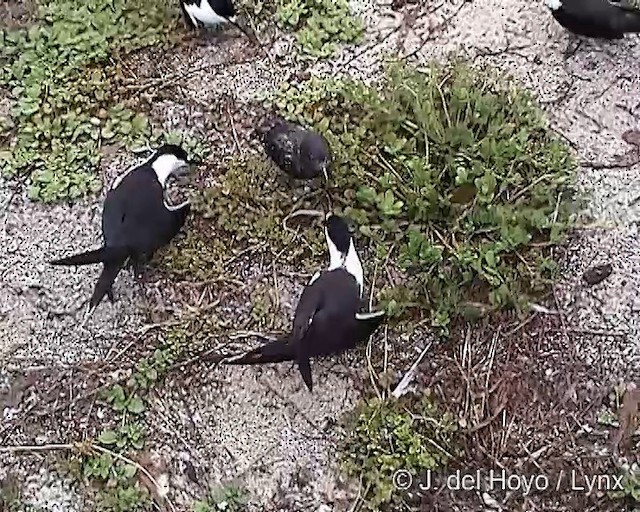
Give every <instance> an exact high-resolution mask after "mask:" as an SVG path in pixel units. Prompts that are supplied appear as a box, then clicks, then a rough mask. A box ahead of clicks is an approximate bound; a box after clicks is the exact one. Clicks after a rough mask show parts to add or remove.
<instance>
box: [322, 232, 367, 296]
mask: <svg viewBox="0 0 640 512" xmlns="http://www.w3.org/2000/svg"><path fill="white" fill-rule="evenodd" d="M324 235H325V238H326V239H327V246H328V247H329V257H330V262H329V268H328V269H327V270H329V271H331V270H335V269H337V268H340V267H344V269H345V270H346V271H347V272H349V274H351V275H352V276H353V277H354V278H355V280H356V282H357V283H358V286H359V287H360V297H361V298H362V291H363V289H364V273H363V271H362V263H360V258H358V253H357V252H356V247H355V245H353V240H351V242H350V244H349V251H348V252H347V255H346V256H345V255H344V254H342V253H341V252H340V251H339V250H338V248H337V247H336V245H335V244H334V243H333V240H331V237H329V232H328V231H327V228H325V229H324Z"/></svg>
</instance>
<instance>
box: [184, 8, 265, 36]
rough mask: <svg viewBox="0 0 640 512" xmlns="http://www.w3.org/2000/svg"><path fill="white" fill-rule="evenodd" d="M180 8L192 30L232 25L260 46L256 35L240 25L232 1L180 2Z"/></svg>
mask: <svg viewBox="0 0 640 512" xmlns="http://www.w3.org/2000/svg"><path fill="white" fill-rule="evenodd" d="M180 8H181V9H182V14H183V15H184V19H185V21H186V22H187V25H189V27H190V28H192V29H197V28H215V27H219V26H224V25H225V24H226V23H230V24H232V25H233V26H235V27H236V28H237V29H239V30H240V31H241V32H242V33H243V34H245V35H246V36H247V37H248V38H249V39H250V40H251V41H253V42H255V43H258V45H259V44H260V43H259V41H258V38H257V36H256V35H255V34H250V33H249V32H248V31H247V30H246V29H245V28H243V27H241V26H240V25H239V24H238V20H237V16H236V9H235V7H234V5H233V2H232V0H180Z"/></svg>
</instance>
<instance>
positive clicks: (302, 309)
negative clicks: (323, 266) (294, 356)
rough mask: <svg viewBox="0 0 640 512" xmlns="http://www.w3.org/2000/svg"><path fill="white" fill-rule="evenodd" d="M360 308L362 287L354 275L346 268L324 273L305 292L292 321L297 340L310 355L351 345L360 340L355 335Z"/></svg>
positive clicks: (330, 352)
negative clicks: (360, 287) (357, 314)
mask: <svg viewBox="0 0 640 512" xmlns="http://www.w3.org/2000/svg"><path fill="white" fill-rule="evenodd" d="M359 308H360V289H359V287H358V283H357V282H356V280H355V278H354V277H353V276H352V275H351V274H350V273H349V272H347V271H346V270H345V269H343V268H338V269H335V270H331V271H327V272H323V273H322V274H321V275H320V277H319V278H318V279H317V280H316V281H314V282H313V283H312V284H311V285H309V286H307V287H306V288H305V289H304V291H303V292H302V296H301V297H300V302H299V303H298V306H297V308H296V314H295V318H294V322H293V324H294V327H293V331H294V332H293V337H294V342H295V343H298V344H304V345H305V346H306V350H305V352H306V353H307V355H308V356H309V357H316V356H326V355H330V354H334V353H338V352H342V351H343V350H347V349H349V348H352V347H353V346H355V344H356V343H357V342H358V341H360V339H355V338H354V337H353V335H354V333H356V332H357V323H358V321H357V320H356V316H355V315H356V313H357V312H358V310H359ZM310 319H313V320H312V322H311V324H310V325H309V320H310ZM296 337H298V338H299V339H297V340H295V338H296Z"/></svg>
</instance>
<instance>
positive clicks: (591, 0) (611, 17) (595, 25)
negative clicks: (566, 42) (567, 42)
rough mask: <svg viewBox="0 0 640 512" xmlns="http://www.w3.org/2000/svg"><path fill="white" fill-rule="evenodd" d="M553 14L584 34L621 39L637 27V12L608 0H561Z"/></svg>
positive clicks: (574, 30) (639, 16) (562, 23)
mask: <svg viewBox="0 0 640 512" xmlns="http://www.w3.org/2000/svg"><path fill="white" fill-rule="evenodd" d="M552 14H553V17H554V18H555V19H556V21H558V23H560V24H561V25H562V26H563V27H564V28H566V29H567V30H569V31H570V32H572V33H574V34H577V35H581V36H585V37H594V38H604V39H620V38H622V37H624V34H625V33H627V32H639V31H640V12H638V11H636V10H633V9H626V8H623V7H620V6H617V5H614V4H612V3H611V2H609V1H608V0H562V6H561V7H560V9H557V10H555V11H552Z"/></svg>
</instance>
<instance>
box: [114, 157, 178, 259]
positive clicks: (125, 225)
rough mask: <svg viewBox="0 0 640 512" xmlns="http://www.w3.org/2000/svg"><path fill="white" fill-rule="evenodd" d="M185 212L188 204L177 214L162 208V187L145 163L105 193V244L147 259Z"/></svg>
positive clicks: (166, 239) (171, 233)
mask: <svg viewBox="0 0 640 512" xmlns="http://www.w3.org/2000/svg"><path fill="white" fill-rule="evenodd" d="M188 209H189V208H188V205H187V206H185V207H184V208H182V209H180V210H177V211H170V210H168V209H167V208H166V207H165V205H164V195H163V190H162V186H161V185H160V183H159V182H158V180H157V177H156V175H155V172H154V171H153V169H152V168H151V166H150V165H148V164H145V165H143V166H141V167H139V168H137V169H135V170H134V171H132V172H130V173H129V174H128V175H127V176H125V177H124V178H123V179H122V181H121V182H120V184H119V185H118V186H117V187H116V188H115V189H112V190H109V192H108V193H107V197H106V199H105V202H104V210H103V213H102V232H103V235H104V241H105V245H106V246H108V247H128V248H130V249H131V250H132V252H133V255H138V256H151V255H152V254H153V253H154V252H155V251H156V250H157V249H159V248H160V247H162V246H163V245H166V244H167V243H168V242H169V241H170V240H171V239H172V238H173V237H174V236H175V235H176V234H177V233H178V231H179V230H180V228H181V227H182V225H183V224H184V222H185V220H186V216H187V213H188Z"/></svg>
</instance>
